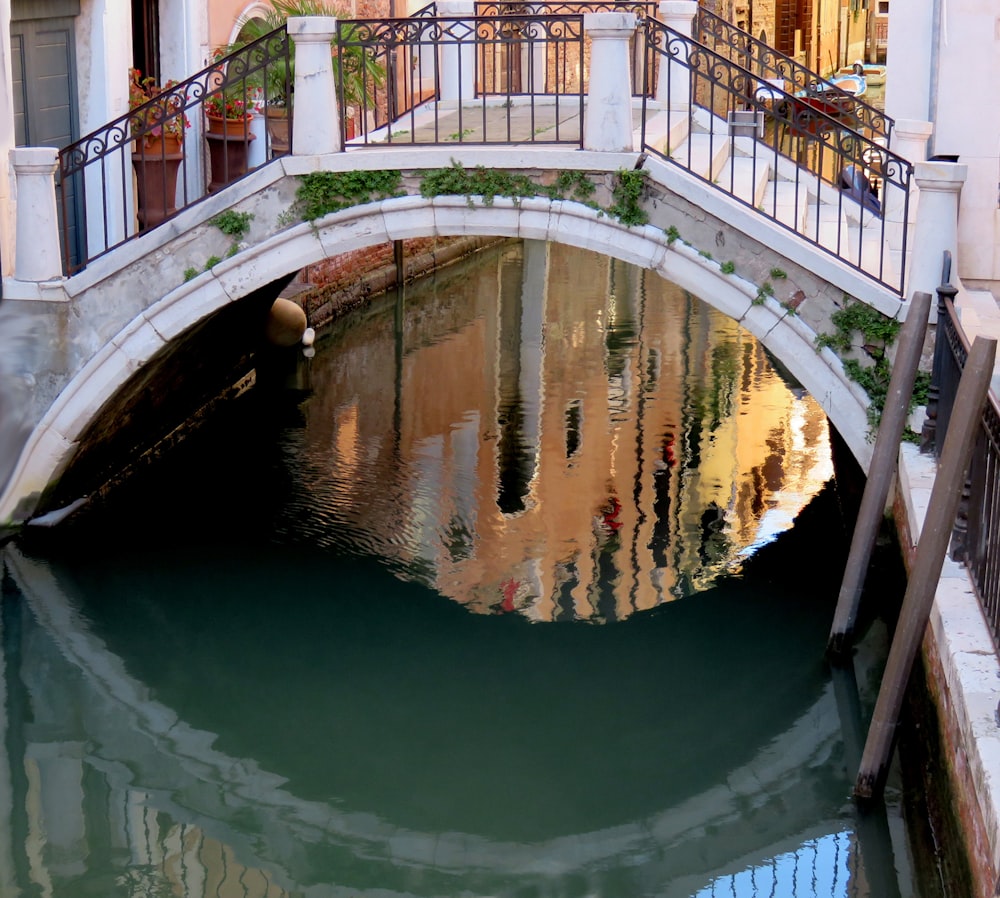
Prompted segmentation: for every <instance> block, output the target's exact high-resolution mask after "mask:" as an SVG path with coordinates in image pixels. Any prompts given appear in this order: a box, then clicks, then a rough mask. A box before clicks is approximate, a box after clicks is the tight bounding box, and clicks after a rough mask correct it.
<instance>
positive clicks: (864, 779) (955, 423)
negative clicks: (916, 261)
mask: <svg viewBox="0 0 1000 898" xmlns="http://www.w3.org/2000/svg"><path fill="white" fill-rule="evenodd" d="M996 348H997V341H996V340H994V339H988V338H985V337H976V339H975V341H974V342H973V344H972V349H971V350H970V351H969V357H968V359H967V360H966V363H965V369H964V370H963V372H962V379H961V381H960V382H959V385H958V393H957V395H956V396H955V405H954V409H953V411H952V415H951V420H950V421H949V424H948V433H947V435H946V436H945V440H944V448H943V450H942V452H941V461H940V463H939V465H938V470H937V475H936V476H935V478H934V487H933V489H932V490H931V497H930V504H929V505H928V508H927V514H926V516H925V518H924V524H923V527H922V528H921V531H920V539H919V540H918V541H917V551H916V555H915V557H914V561H913V567H912V569H911V570H910V575H909V578H908V580H907V584H906V594H905V595H904V597H903V606H902V608H901V609H900V612H899V623H898V624H897V626H896V635H895V636H894V637H893V640H892V647H891V648H890V649H889V660H888V662H887V663H886V668H885V673H884V675H883V677H882V686H881V687H880V689H879V693H878V700H877V701H876V703H875V713H874V715H873V717H872V723H871V726H870V727H869V729H868V738H867V740H866V741H865V750H864V752H863V754H862V756H861V767H860V769H859V770H858V779H857V782H856V783H855V785H854V794H855V796H856V797H857V798H860V799H869V798H872V797H874V796H875V795H877V794H878V793H880V792H881V791H882V789H883V787H884V786H885V778H886V773H887V772H888V768H889V759H890V758H891V756H892V749H893V745H894V743H895V737H896V727H897V724H898V722H899V711H900V708H901V707H902V704H903V694H904V692H905V690H906V684H907V682H908V680H909V678H910V671H911V670H912V668H913V662H914V660H915V659H916V655H917V651H918V650H919V648H920V642H921V640H922V639H923V635H924V630H925V629H926V628H927V621H928V619H929V617H930V613H931V606H932V605H933V603H934V593H935V592H936V590H937V585H938V580H939V578H940V576H941V568H942V566H943V564H944V556H945V553H946V552H947V550H948V543H949V541H950V539H951V533H952V529H953V528H954V525H955V515H956V513H957V511H958V503H959V499H960V498H961V496H962V488H963V486H964V485H965V478H966V472H967V471H968V468H969V458H970V456H971V454H972V447H973V444H974V442H975V437H976V430H977V428H978V427H979V426H980V422H981V420H982V415H983V406H984V404H985V402H986V394H987V391H988V390H989V386H990V378H991V377H992V375H993V363H994V361H995V359H996Z"/></svg>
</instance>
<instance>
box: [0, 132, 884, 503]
mask: <svg viewBox="0 0 1000 898" xmlns="http://www.w3.org/2000/svg"><path fill="white" fill-rule="evenodd" d="M456 155H459V156H460V164H461V165H462V166H464V167H465V169H467V170H470V169H471V170H475V169H476V168H477V167H482V168H483V169H495V168H496V167H497V166H499V165H507V166H511V165H512V164H516V165H517V166H518V167H517V168H507V169H506V171H507V172H508V173H509V174H510V175H512V176H513V175H523V176H524V177H525V178H529V179H532V180H533V181H534V182H535V183H536V184H537V185H538V194H539V195H538V196H536V197H530V196H520V197H514V198H504V197H500V196H498V197H496V198H495V199H493V200H492V202H491V203H489V204H488V203H487V201H485V200H483V199H482V198H481V197H480V198H477V197H466V196H464V195H460V196H455V195H437V196H435V195H431V196H423V195H421V191H422V185H425V183H426V177H427V175H428V173H429V172H436V171H440V170H447V169H450V168H451V166H452V164H453V162H454V161H455V157H456ZM404 163H405V165H406V166H407V167H405V168H403V167H402V166H403V164H404ZM640 164H641V157H640V156H639V154H637V153H617V154H616V153H596V152H585V151H567V150H561V149H558V148H549V149H539V148H535V149H532V148H520V149H518V150H512V149H508V150H504V151H502V152H499V153H498V151H496V150H492V149H489V148H466V149H464V150H462V151H461V153H460V154H456V153H455V152H454V151H452V150H447V149H443V148H427V149H420V150H417V151H413V150H408V151H406V152H405V153H403V152H400V151H399V150H398V149H384V150H383V151H382V152H374V151H368V152H364V153H346V154H345V153H335V154H330V155H327V156H314V157H286V158H284V159H282V160H281V161H280V162H278V163H276V164H274V165H270V166H266V167H264V168H262V169H260V170H258V171H256V172H254V173H252V174H251V175H250V176H249V177H247V178H246V179H244V180H242V181H240V182H239V183H238V184H236V185H233V186H232V187H230V188H228V189H227V190H226V191H223V192H220V193H218V194H214V195H212V196H211V197H209V198H208V199H207V200H206V201H205V202H203V203H201V204H198V205H196V206H193V207H191V208H189V209H187V210H185V211H184V212H182V213H181V214H179V215H178V216H176V217H175V218H174V219H172V220H171V221H170V222H168V223H166V224H164V225H163V226H162V227H160V228H156V229H154V230H152V231H150V232H149V233H147V234H145V235H143V236H142V237H141V238H140V239H139V240H136V241H133V242H131V243H130V244H127V245H125V246H123V247H121V248H120V249H119V250H117V251H116V252H115V253H113V254H109V255H107V256H105V257H103V258H101V259H99V260H96V261H95V262H94V263H92V264H91V265H90V266H89V267H88V268H87V269H86V270H84V271H83V272H80V273H79V274H77V275H75V276H74V277H72V278H67V279H64V280H60V281H56V282H49V283H47V284H20V285H18V286H19V287H20V288H22V291H21V296H22V298H21V299H14V298H11V294H8V298H6V299H5V300H4V302H3V303H2V304H0V317H2V318H4V319H5V322H12V323H14V325H15V326H14V327H13V328H8V327H7V324H6V323H5V324H4V325H3V326H2V327H0V332H2V333H4V334H5V335H9V334H11V333H15V332H19V333H21V334H22V335H23V339H20V340H18V341H17V342H16V345H13V344H9V345H8V346H7V347H5V351H4V352H3V353H0V366H2V367H3V368H4V369H5V370H4V377H3V378H2V379H0V383H2V384H3V386H2V388H0V389H2V390H3V391H4V393H5V395H4V396H0V404H2V405H4V407H5V408H14V407H17V408H18V409H19V414H20V415H22V417H23V420H22V421H20V422H19V426H18V428H17V431H18V433H19V434H20V440H21V443H20V445H19V447H18V451H19V453H20V457H21V461H20V462H19V464H18V467H17V469H16V470H15V471H14V472H13V474H12V475H11V477H10V479H9V480H8V483H7V489H6V490H5V493H4V497H3V500H2V502H0V516H2V518H3V519H6V520H10V519H11V518H12V517H18V518H24V517H30V516H31V515H32V514H34V513H35V511H36V510H41V509H43V508H44V507H45V505H44V502H43V503H42V504H41V505H37V503H38V501H39V500H40V498H41V497H42V494H43V493H44V491H45V490H46V489H47V488H48V486H49V485H50V483H51V482H52V481H53V478H54V477H58V472H59V471H60V470H61V468H62V466H64V465H65V464H66V462H67V461H68V459H69V458H71V457H72V455H73V452H74V451H75V445H76V443H77V441H78V440H79V438H80V435H81V434H82V433H83V432H84V431H85V430H86V429H87V427H88V426H89V424H90V423H91V422H93V421H94V420H96V419H97V418H98V417H99V416H100V415H101V414H102V409H104V407H105V405H106V403H107V402H108V401H109V399H110V398H111V397H112V396H113V395H114V394H115V391H116V390H118V389H120V388H121V387H122V386H123V385H124V384H125V383H126V382H127V381H128V380H129V378H131V377H132V376H133V375H134V374H135V373H136V372H138V371H140V370H141V369H143V367H144V366H145V365H147V364H148V363H149V362H150V360H151V359H153V358H154V357H156V356H157V354H159V353H162V352H168V351H170V347H171V346H172V344H173V342H174V341H175V340H176V339H177V338H178V337H180V336H181V335H182V334H184V333H185V332H186V331H187V330H189V329H190V328H193V327H194V326H196V325H197V324H199V322H202V321H205V320H207V319H208V318H210V317H211V316H213V315H215V314H216V313H217V312H219V311H220V310H222V309H223V308H225V307H228V306H230V305H232V304H234V303H238V302H239V301H240V300H241V299H243V298H244V297H248V296H250V295H251V294H253V293H254V291H257V290H259V289H261V288H263V287H265V286H266V285H268V284H270V283H272V282H274V281H277V280H279V279H281V278H283V277H285V276H287V275H289V274H291V273H294V272H295V271H297V270H299V269H301V268H303V267H304V266H306V265H308V264H310V263H312V262H316V261H319V260H321V259H323V258H326V257H328V256H331V255H336V254H338V253H341V252H345V251H347V250H350V249H354V248H360V247H364V246H370V245H373V244H378V243H383V242H385V241H391V240H397V239H403V238H406V237H411V236H455V235H470V234H475V235H487V234H495V235H503V236H509V237H521V238H526V239H538V240H552V241H556V242H562V243H567V244H570V245H575V246H582V247H586V248H589V249H593V250H595V251H598V252H603V253H606V254H608V255H613V256H615V257H617V258H621V259H623V260H625V261H629V262H632V263H635V264H638V265H641V266H643V267H646V268H650V269H652V270H654V271H657V272H659V273H660V274H662V275H663V276H664V277H666V278H668V279H670V280H673V281H675V282H676V283H679V284H681V285H682V286H684V287H685V288H686V289H688V290H690V291H691V292H692V293H693V294H695V295H697V296H700V297H702V298H704V299H705V300H706V301H708V302H709V303H711V304H712V305H714V306H716V308H719V309H721V310H722V311H723V312H724V313H725V314H727V315H729V316H730V317H732V318H734V319H736V320H738V321H740V322H741V323H743V324H744V326H745V327H747V329H748V330H750V331H751V332H752V333H754V334H755V335H756V336H757V337H758V338H759V339H761V340H762V341H763V342H764V343H765V345H766V346H768V348H769V349H771V350H772V351H773V352H774V353H775V355H776V356H777V357H778V358H780V359H782V361H783V362H784V363H785V364H786V365H787V366H788V368H789V369H790V370H791V371H793V373H795V374H796V376H798V377H799V378H800V380H802V382H803V384H804V385H805V386H806V388H807V389H809V391H810V392H811V393H813V395H814V396H816V398H817V399H818V400H819V401H820V402H821V404H822V405H823V406H824V408H826V410H827V412H828V414H830V417H831V419H832V420H833V421H834V422H835V424H836V425H837V426H838V429H840V430H841V432H842V433H844V434H845V435H846V436H847V438H848V440H849V442H850V444H851V447H852V450H854V451H855V453H856V454H857V455H858V456H859V458H861V459H862V462H863V463H864V462H865V460H866V458H867V453H868V452H869V451H870V447H869V445H868V443H867V440H866V432H867V421H866V418H865V413H864V409H865V404H866V399H865V397H864V396H863V394H862V393H861V391H860V389H859V388H858V387H857V386H856V385H853V384H851V383H850V382H849V381H848V379H847V378H846V376H845V375H844V373H843V370H842V368H841V364H840V361H839V360H838V359H837V358H836V357H835V356H834V355H833V354H832V353H830V351H829V350H824V351H823V352H822V353H820V354H819V355H817V351H816V348H815V345H814V341H815V337H816V334H818V333H822V332H825V331H829V330H830V328H829V325H828V323H827V322H828V321H829V316H830V315H831V314H832V313H833V312H834V311H836V310H837V309H838V308H839V307H840V306H841V305H842V301H843V295H844V293H845V292H846V293H850V294H851V295H853V296H857V297H859V298H861V299H863V300H864V301H866V302H868V303H869V304H872V305H874V306H876V307H877V308H879V309H880V310H881V311H882V312H883V313H884V314H887V315H889V316H890V317H895V316H898V315H900V314H903V305H902V304H901V303H900V300H899V298H898V297H896V296H894V295H893V294H892V293H891V291H889V290H887V289H885V288H881V287H879V286H878V285H876V284H874V283H873V282H872V281H871V280H870V279H867V278H865V277H864V276H863V275H861V274H860V273H859V272H857V271H855V270H854V269H852V268H850V267H849V266H845V265H843V264H842V263H840V262H839V261H838V260H836V259H835V258H833V257H830V256H825V255H824V256H822V257H818V258H817V257H815V254H811V253H810V252H809V248H808V246H806V245H805V244H803V243H802V242H801V241H799V240H797V238H796V237H795V235H794V234H791V233H789V232H787V231H786V230H784V229H781V228H779V227H777V226H776V225H774V224H773V223H771V222H768V221H767V220H766V219H763V218H761V217H760V216H756V215H754V214H753V211H752V210H750V209H747V208H746V207H745V206H743V205H741V204H739V203H736V202H735V201H733V200H732V199H730V198H727V197H725V196H724V195H723V194H721V193H719V192H717V191H714V190H712V189H711V188H710V187H708V186H707V185H702V184H700V183H698V182H695V181H692V180H691V179H686V178H685V177H684V174H683V172H681V171H680V170H678V169H675V168H674V167H672V166H668V165H664V164H663V163H661V162H658V161H656V160H646V161H645V163H644V165H643V170H644V172H645V173H646V174H645V177H644V179H643V182H644V187H643V191H642V193H643V195H642V198H641V203H640V205H641V207H642V209H643V210H644V212H645V214H646V215H647V216H648V218H649V224H646V225H635V226H632V227H629V226H626V225H625V224H623V223H621V222H620V221H617V220H616V219H615V218H614V216H613V215H612V214H610V213H609V212H608V211H606V210H608V209H609V208H610V207H611V206H612V204H613V200H612V192H613V190H614V188H615V186H616V184H617V183H618V182H619V181H620V179H621V177H622V175H621V173H622V172H631V171H632V170H634V169H635V168H636V166H637V165H640ZM359 167H360V168H368V169H371V170H373V171H385V170H390V169H398V170H399V171H400V173H401V174H400V190H401V193H402V194H403V195H401V196H398V197H395V198H390V199H384V200H380V201H377V202H371V203H365V204H362V205H356V206H354V207H352V208H349V209H344V210H342V211H339V212H335V213H332V214H330V215H327V216H325V217H323V218H321V219H319V220H317V221H315V222H300V223H298V224H294V223H290V218H292V216H291V215H290V210H291V209H293V208H295V207H296V202H297V201H296V193H297V190H298V188H299V186H300V184H301V179H302V178H303V177H305V176H308V175H309V174H311V173H314V172H320V171H333V172H336V171H340V172H355V171H357V170H358V168H359ZM565 172H572V173H573V175H574V177H580V176H583V177H585V178H586V179H588V180H589V182H590V183H592V184H593V185H594V188H595V192H594V195H593V198H592V200H593V202H592V204H590V205H588V204H584V203H582V202H577V201H573V200H570V199H554V198H552V196H553V195H552V194H551V192H550V191H549V186H550V185H552V184H553V183H555V182H557V181H558V176H559V174H560V173H565ZM228 209H233V210H236V211H239V212H243V213H248V214H250V215H252V216H253V218H252V223H251V227H250V230H249V233H248V234H247V235H246V237H245V241H244V242H242V243H241V244H240V245H239V246H238V247H237V251H236V253H235V255H233V256H232V257H231V258H223V257H225V256H227V250H228V249H229V247H230V244H231V242H232V241H231V238H228V237H227V236H226V235H225V234H223V233H222V231H221V230H219V228H217V227H215V226H214V225H213V224H212V220H213V219H214V218H215V217H216V216H217V215H218V214H219V213H220V212H223V211H226V210H228ZM212 257H217V258H218V259H222V261H215V262H214V263H213V262H212ZM210 263H211V264H210ZM779 269H780V271H781V274H782V278H781V279H780V280H776V279H775V277H774V275H773V274H772V272H773V271H777V270H779ZM197 272H200V274H197V276H195V277H191V275H192V274H195V273H197ZM768 281H771V282H772V284H773V287H772V289H771V290H770V292H764V291H763V285H764V284H766V283H767V282H768ZM8 349H10V350H11V351H7V350H8ZM43 356H44V357H43ZM817 358H819V359H821V360H822V364H820V365H817V364H816V361H817ZM15 392H16V393H17V396H16V397H15V396H14V393H15ZM8 473H10V472H9V471H4V472H0V474H3V475H4V477H5V478H6V477H7V474H8Z"/></svg>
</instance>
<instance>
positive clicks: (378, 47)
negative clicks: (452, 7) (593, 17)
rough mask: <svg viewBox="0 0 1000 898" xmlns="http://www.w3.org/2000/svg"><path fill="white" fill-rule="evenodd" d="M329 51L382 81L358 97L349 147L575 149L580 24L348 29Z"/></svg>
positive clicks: (542, 20) (520, 20)
mask: <svg viewBox="0 0 1000 898" xmlns="http://www.w3.org/2000/svg"><path fill="white" fill-rule="evenodd" d="M335 43H336V53H337V56H338V59H339V58H345V57H346V56H348V54H349V53H351V52H352V51H353V52H354V53H361V54H363V55H365V56H366V57H368V58H369V59H371V60H373V61H374V62H375V64H376V66H377V67H378V68H379V69H380V70H381V71H382V72H384V73H385V77H384V78H382V79H379V78H374V77H373V78H368V79H367V80H365V81H364V84H363V85H361V87H362V89H361V90H360V91H358V92H356V97H360V100H359V102H358V108H357V109H356V110H355V119H356V121H357V125H358V129H357V130H358V133H357V134H356V135H355V134H351V133H350V132H348V133H347V135H346V136H347V138H348V139H349V140H353V142H354V144H363V145H367V144H370V143H379V144H385V143H389V144H398V143H408V144H410V143H420V144H454V143H465V144H470V143H474V144H489V143H510V142H515V141H516V142H517V143H539V144H541V143H558V144H571V145H575V146H580V145H581V143H582V124H581V123H582V118H583V100H584V32H583V16H582V15H571V16H567V15H558V16H555V15H534V14H532V15H495V16H470V17H468V18H465V17H457V16H455V17H437V18H434V19H414V18H405V19H354V20H351V21H349V22H343V23H338V33H337V36H336V39H335ZM344 82H345V79H344V78H340V79H339V83H340V86H341V87H340V89H341V91H342V96H341V102H342V103H345V104H346V105H350V102H349V101H347V100H345V98H344V96H343V85H344ZM429 101H435V102H429ZM518 122H520V123H521V124H520V126H519V125H518ZM525 129H526V130H527V133H525Z"/></svg>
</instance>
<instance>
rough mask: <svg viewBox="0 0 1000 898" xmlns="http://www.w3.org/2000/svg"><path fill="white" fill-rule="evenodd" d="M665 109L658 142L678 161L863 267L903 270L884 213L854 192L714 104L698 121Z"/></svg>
mask: <svg viewBox="0 0 1000 898" xmlns="http://www.w3.org/2000/svg"><path fill="white" fill-rule="evenodd" d="M661 115H662V118H660V119H659V124H660V133H659V134H658V137H657V141H656V143H657V144H658V145H659V146H660V147H662V148H663V149H664V151H666V148H667V147H669V148H670V152H669V158H670V159H671V161H673V162H676V163H677V164H679V165H680V166H681V167H682V168H685V169H687V170H689V171H690V172H691V173H692V174H694V175H697V176H698V177H699V178H703V179H704V180H707V181H711V182H712V183H713V184H715V185H716V186H717V187H719V188H720V189H721V190H722V191H724V192H725V193H728V194H730V195H732V196H734V197H736V198H737V199H739V200H740V201H742V202H744V203H746V204H747V205H750V206H753V207H754V208H756V209H759V210H761V211H763V212H764V213H765V214H766V215H767V216H768V217H770V218H773V219H775V220H777V221H778V222H780V223H781V224H783V225H784V226H785V227H787V228H789V229H790V230H793V231H796V232H797V233H799V234H802V235H803V237H805V238H806V239H808V240H810V241H811V242H813V243H817V244H819V245H820V246H822V247H823V248H825V249H827V250H829V251H830V252H831V253H833V254H834V255H838V256H840V257H841V258H844V259H846V260H847V261H849V262H850V264H853V265H854V266H855V267H858V268H860V269H862V270H863V271H866V272H868V273H870V274H872V275H874V276H876V277H878V278H880V279H881V280H884V281H892V280H893V279H894V278H896V277H898V265H899V257H898V255H891V254H888V253H883V252H882V251H881V250H882V247H881V243H882V240H883V227H882V225H883V223H882V219H881V218H880V217H879V216H877V215H875V214H874V213H872V212H871V211H870V210H867V209H865V210H862V208H861V205H860V203H858V202H857V200H855V199H853V198H852V197H851V196H849V195H848V194H847V193H844V192H841V191H840V190H838V189H837V188H836V187H834V186H833V185H832V184H829V183H826V182H822V183H821V182H818V181H817V179H816V177H815V175H814V174H812V173H810V172H808V171H807V170H806V169H800V168H799V166H798V165H797V164H796V163H795V162H794V160H792V159H790V158H788V157H785V156H780V155H779V156H776V155H775V153H774V150H773V147H771V146H769V145H767V144H766V143H764V142H762V141H760V140H758V139H756V138H754V137H753V136H731V135H730V133H729V125H728V123H727V122H726V121H724V120H723V119H721V118H719V117H718V116H715V115H712V114H711V113H709V112H708V111H707V110H704V109H699V110H695V111H694V112H693V113H692V115H691V116H690V125H689V118H688V116H678V117H677V118H676V120H669V119H668V116H667V114H666V113H662V114H661ZM668 121H669V134H668V133H667V123H668ZM656 123H657V119H652V120H650V122H647V134H646V139H647V142H650V137H649V135H650V133H651V128H650V124H653V125H654V126H655V124H656ZM890 230H891V225H887V227H886V234H885V237H886V238H887V240H888V241H889V242H890V243H891V234H890V233H889V232H890ZM880 265H881V266H882V267H881V271H880ZM894 269H895V270H894Z"/></svg>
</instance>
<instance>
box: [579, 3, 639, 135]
mask: <svg viewBox="0 0 1000 898" xmlns="http://www.w3.org/2000/svg"><path fill="white" fill-rule="evenodd" d="M583 30H584V31H585V32H586V33H587V34H588V35H590V83H589V86H588V89H587V109H586V120H585V122H584V128H583V148H584V149H585V150H598V151H600V152H605V153H620V152H629V151H631V150H632V149H633V146H632V83H631V79H630V78H629V47H628V42H629V38H631V36H632V35H633V33H634V32H635V13H626V12H590V13H584V16H583Z"/></svg>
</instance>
